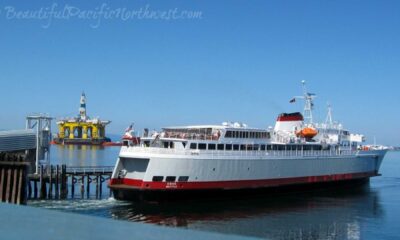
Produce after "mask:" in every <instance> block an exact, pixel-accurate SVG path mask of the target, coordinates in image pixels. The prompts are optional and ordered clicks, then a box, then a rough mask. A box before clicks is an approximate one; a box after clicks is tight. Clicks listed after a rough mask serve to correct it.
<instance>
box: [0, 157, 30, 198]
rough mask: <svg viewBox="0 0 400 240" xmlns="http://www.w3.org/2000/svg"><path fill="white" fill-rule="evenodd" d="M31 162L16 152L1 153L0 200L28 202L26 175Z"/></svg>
mask: <svg viewBox="0 0 400 240" xmlns="http://www.w3.org/2000/svg"><path fill="white" fill-rule="evenodd" d="M29 165H30V163H29V162H25V159H24V157H23V156H21V155H18V154H14V153H11V154H10V153H0V202H6V203H15V204H25V203H26V199H27V198H26V192H25V190H26V176H27V173H28V168H29Z"/></svg>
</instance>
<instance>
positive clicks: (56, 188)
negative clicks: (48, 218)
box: [55, 165, 60, 199]
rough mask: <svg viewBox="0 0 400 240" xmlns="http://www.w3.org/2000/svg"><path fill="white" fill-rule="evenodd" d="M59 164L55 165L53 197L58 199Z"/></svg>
mask: <svg viewBox="0 0 400 240" xmlns="http://www.w3.org/2000/svg"><path fill="white" fill-rule="evenodd" d="M59 174H60V166H59V165H56V179H55V180H56V184H55V190H56V191H55V199H59V197H60V192H59V186H58V184H59V178H60V175H59Z"/></svg>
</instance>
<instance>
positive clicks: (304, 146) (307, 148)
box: [303, 145, 311, 151]
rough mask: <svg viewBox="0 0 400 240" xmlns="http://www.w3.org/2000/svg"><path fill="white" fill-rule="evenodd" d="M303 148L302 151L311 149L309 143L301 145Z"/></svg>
mask: <svg viewBox="0 0 400 240" xmlns="http://www.w3.org/2000/svg"><path fill="white" fill-rule="evenodd" d="M303 150H304V151H309V150H311V146H310V145H303Z"/></svg>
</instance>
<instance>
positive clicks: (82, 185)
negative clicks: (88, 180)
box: [81, 175, 85, 199]
mask: <svg viewBox="0 0 400 240" xmlns="http://www.w3.org/2000/svg"><path fill="white" fill-rule="evenodd" d="M84 194H85V176H84V175H82V177H81V198H82V199H83V196H84Z"/></svg>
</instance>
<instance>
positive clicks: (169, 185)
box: [109, 172, 377, 190]
mask: <svg viewBox="0 0 400 240" xmlns="http://www.w3.org/2000/svg"><path fill="white" fill-rule="evenodd" d="M372 176H377V174H376V172H362V173H345V174H334V175H324V176H309V177H295V178H279V179H263V180H239V181H215V182H146V181H142V180H139V179H128V178H121V179H116V178H113V179H111V181H110V184H109V186H110V187H111V188H113V187H115V188H119V187H120V186H121V187H122V186H127V187H133V188H137V189H143V190H145V189H148V190H161V189H186V190H188V189H243V188H261V187H277V186H285V185H293V184H303V183H317V182H332V181H341V180H350V179H360V178H368V177H372Z"/></svg>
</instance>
